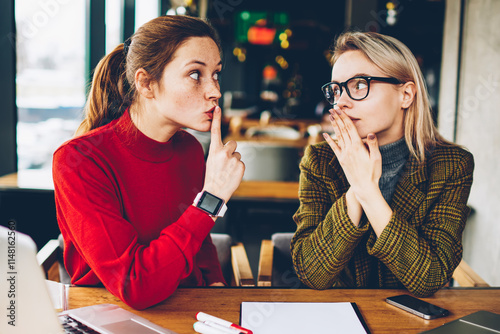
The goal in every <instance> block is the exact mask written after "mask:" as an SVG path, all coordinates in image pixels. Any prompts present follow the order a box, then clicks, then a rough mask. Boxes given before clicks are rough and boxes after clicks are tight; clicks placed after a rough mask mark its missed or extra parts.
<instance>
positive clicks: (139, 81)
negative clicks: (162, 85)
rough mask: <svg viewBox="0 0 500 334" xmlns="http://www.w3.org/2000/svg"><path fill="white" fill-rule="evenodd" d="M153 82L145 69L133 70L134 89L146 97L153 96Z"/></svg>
mask: <svg viewBox="0 0 500 334" xmlns="http://www.w3.org/2000/svg"><path fill="white" fill-rule="evenodd" d="M154 82H155V81H154V80H153V79H152V78H151V75H149V73H148V72H147V71H146V70H145V69H143V68H140V69H138V70H137V71H136V72H135V89H137V91H138V92H139V94H141V95H142V96H144V97H145V98H147V99H152V98H154V96H155V94H154V89H153V88H154Z"/></svg>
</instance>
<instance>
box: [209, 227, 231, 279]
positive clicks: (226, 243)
mask: <svg viewBox="0 0 500 334" xmlns="http://www.w3.org/2000/svg"><path fill="white" fill-rule="evenodd" d="M210 237H211V238H212V243H213V244H214V246H215V248H216V249H217V258H218V259H219V263H220V266H221V269H222V274H223V275H224V279H225V280H226V282H227V283H228V284H230V283H231V275H232V265H231V246H232V245H233V239H232V238H231V236H230V235H229V234H223V233H210Z"/></svg>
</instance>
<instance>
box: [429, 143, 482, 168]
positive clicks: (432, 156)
mask: <svg viewBox="0 0 500 334" xmlns="http://www.w3.org/2000/svg"><path fill="white" fill-rule="evenodd" d="M427 160H428V161H429V163H430V164H445V165H470V164H472V165H473V164H474V157H473V155H472V153H470V152H469V151H467V150H466V149H464V148H462V147H460V146H458V145H442V144H440V145H436V146H435V147H434V148H433V149H432V150H431V151H430V152H429V155H428V157H427Z"/></svg>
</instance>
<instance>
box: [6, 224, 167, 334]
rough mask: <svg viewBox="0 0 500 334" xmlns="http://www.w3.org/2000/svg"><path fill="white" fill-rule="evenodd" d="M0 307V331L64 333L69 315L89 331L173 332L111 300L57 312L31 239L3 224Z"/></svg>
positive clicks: (129, 332)
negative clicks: (63, 323)
mask: <svg viewBox="0 0 500 334" xmlns="http://www.w3.org/2000/svg"><path fill="white" fill-rule="evenodd" d="M9 224H10V223H9ZM0 309H1V310H2V311H1V313H2V314H1V317H0V333H12V334H16V333H39V334H59V333H64V330H63V326H62V322H63V321H64V319H66V318H68V317H69V318H70V321H71V326H74V325H75V324H76V322H80V323H82V324H84V325H85V326H86V327H87V328H89V332H90V333H102V334H114V333H120V334H132V333H134V334H135V333H144V334H158V333H163V334H176V333H175V332H173V331H171V330H168V329H165V328H162V327H160V326H158V325H156V324H154V323H152V322H150V321H148V320H146V319H144V318H142V317H140V316H137V315H135V314H134V313H132V312H129V311H127V310H124V309H122V308H120V307H118V306H117V305H112V304H100V305H93V306H88V307H82V308H78V309H73V310H67V311H63V312H59V313H57V312H56V309H55V307H54V304H53V302H52V299H51V296H50V295H49V292H48V287H47V281H46V280H45V277H44V274H43V271H42V269H41V267H40V266H39V265H38V262H37V260H36V245H35V243H34V242H33V240H32V239H31V238H30V237H29V236H28V235H26V234H22V233H20V232H17V231H15V230H13V229H12V230H11V229H9V228H6V227H4V226H0ZM71 319H73V320H71Z"/></svg>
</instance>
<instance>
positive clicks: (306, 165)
mask: <svg viewBox="0 0 500 334" xmlns="http://www.w3.org/2000/svg"><path fill="white" fill-rule="evenodd" d="M337 165H338V161H337V157H336V156H335V153H334V152H333V150H332V148H331V147H330V145H328V143H327V142H326V141H323V142H321V143H318V144H314V145H310V146H308V147H307V148H306V149H305V152H304V157H303V158H302V161H301V163H300V166H301V168H302V169H307V170H309V171H310V172H313V173H315V174H318V175H324V176H330V177H333V175H332V173H334V172H335V171H336V169H337V168H335V167H336V166H337ZM332 167H333V168H332Z"/></svg>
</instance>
